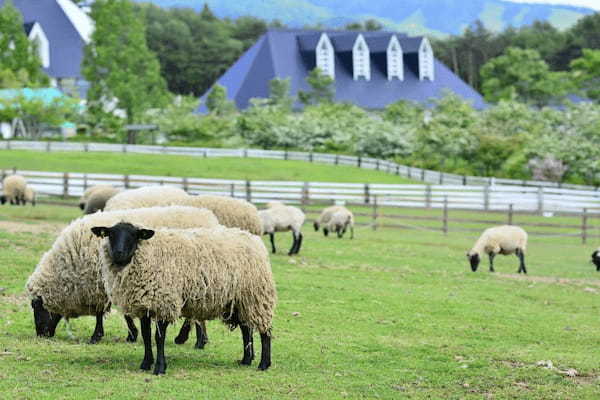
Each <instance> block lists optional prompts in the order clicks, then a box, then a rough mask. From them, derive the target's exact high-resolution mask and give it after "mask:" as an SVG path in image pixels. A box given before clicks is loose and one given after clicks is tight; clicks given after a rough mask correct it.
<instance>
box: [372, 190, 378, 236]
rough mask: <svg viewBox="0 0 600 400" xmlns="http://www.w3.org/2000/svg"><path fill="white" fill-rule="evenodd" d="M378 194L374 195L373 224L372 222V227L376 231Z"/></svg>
mask: <svg viewBox="0 0 600 400" xmlns="http://www.w3.org/2000/svg"><path fill="white" fill-rule="evenodd" d="M377 217H378V214H377V196H376V195H375V196H373V224H372V228H373V230H374V231H376V230H377Z"/></svg>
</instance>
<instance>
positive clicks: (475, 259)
mask: <svg viewBox="0 0 600 400" xmlns="http://www.w3.org/2000/svg"><path fill="white" fill-rule="evenodd" d="M467 257H469V262H470V263H471V271H473V272H475V271H477V267H479V262H480V261H481V259H480V258H479V254H477V253H475V254H467Z"/></svg>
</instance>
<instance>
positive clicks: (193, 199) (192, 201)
mask: <svg viewBox="0 0 600 400" xmlns="http://www.w3.org/2000/svg"><path fill="white" fill-rule="evenodd" d="M183 204H185V205H189V206H193V207H201V208H206V209H209V210H211V211H212V212H213V213H214V214H215V215H216V216H217V219H218V220H219V223H220V224H221V225H225V226H227V227H229V228H240V229H242V230H244V231H247V232H250V233H252V234H254V235H261V234H262V223H261V221H260V217H259V216H258V210H257V209H256V207H255V206H254V204H252V203H248V202H247V201H245V200H241V199H234V198H231V197H224V196H208V195H206V196H204V195H203V196H189V197H188V198H187V199H186V201H185V202H184V203H183Z"/></svg>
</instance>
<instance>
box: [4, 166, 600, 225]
mask: <svg viewBox="0 0 600 400" xmlns="http://www.w3.org/2000/svg"><path fill="white" fill-rule="evenodd" d="M13 173H19V174H21V175H23V176H24V177H26V178H27V181H28V182H29V183H30V184H31V185H32V186H33V187H34V188H35V189H36V190H37V191H38V193H40V194H42V195H52V196H60V197H63V198H67V197H70V196H80V195H81V194H82V193H83V191H84V190H85V189H86V188H88V187H90V186H93V185H97V184H109V185H112V186H115V187H119V188H136V187H141V186H148V185H169V186H175V187H180V188H182V189H184V190H186V191H187V192H189V193H192V194H214V195H220V196H230V197H236V198H242V199H246V200H248V201H250V202H254V203H264V202H267V201H271V200H281V201H284V202H287V203H292V204H306V203H310V202H313V203H314V202H337V203H353V204H363V205H373V204H374V206H375V208H376V207H378V206H385V207H387V206H396V207H414V208H430V209H431V208H437V209H443V208H447V209H464V210H484V211H498V210H500V211H505V210H507V209H509V207H510V210H511V211H510V212H511V213H517V212H529V213H532V212H533V213H537V214H540V215H544V214H546V213H581V212H582V211H583V210H584V209H586V214H590V215H594V214H598V215H600V192H597V191H586V190H571V189H559V188H533V187H526V186H462V185H429V184H428V185H411V184H380V183H372V184H369V183H335V182H293V181H292V182H285V181H247V180H231V179H206V178H190V177H172V176H148V175H118V174H91V173H90V174H86V173H77V172H44V171H25V170H18V171H17V170H15V169H10V170H0V178H2V179H3V177H4V176H6V175H9V174H13ZM374 202H376V203H374ZM374 212H376V210H375V211H374Z"/></svg>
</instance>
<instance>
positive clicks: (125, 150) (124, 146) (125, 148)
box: [121, 144, 127, 153]
mask: <svg viewBox="0 0 600 400" xmlns="http://www.w3.org/2000/svg"><path fill="white" fill-rule="evenodd" d="M121 151H122V152H123V153H127V145H126V144H124V145H123V147H122V148H121Z"/></svg>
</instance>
